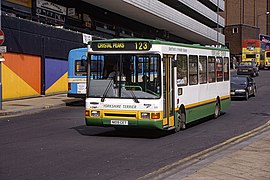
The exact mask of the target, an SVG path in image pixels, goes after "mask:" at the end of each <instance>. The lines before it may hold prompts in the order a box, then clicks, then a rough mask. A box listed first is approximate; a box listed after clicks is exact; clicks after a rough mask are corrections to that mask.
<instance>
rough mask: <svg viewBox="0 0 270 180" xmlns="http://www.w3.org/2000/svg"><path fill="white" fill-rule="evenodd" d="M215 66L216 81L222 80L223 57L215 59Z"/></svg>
mask: <svg viewBox="0 0 270 180" xmlns="http://www.w3.org/2000/svg"><path fill="white" fill-rule="evenodd" d="M216 68H217V81H218V82H220V81H223V58H222V57H217V59H216Z"/></svg>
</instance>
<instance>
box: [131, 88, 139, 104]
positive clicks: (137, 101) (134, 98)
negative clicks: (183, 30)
mask: <svg viewBox="0 0 270 180" xmlns="http://www.w3.org/2000/svg"><path fill="white" fill-rule="evenodd" d="M130 94H131V96H132V98H133V101H134V102H135V103H139V100H138V98H137V97H136V95H135V93H134V92H133V91H132V90H130Z"/></svg>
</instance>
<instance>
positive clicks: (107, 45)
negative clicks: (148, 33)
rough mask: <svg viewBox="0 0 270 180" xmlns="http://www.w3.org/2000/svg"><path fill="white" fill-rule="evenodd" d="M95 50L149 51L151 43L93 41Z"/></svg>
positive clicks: (92, 45) (92, 46)
mask: <svg viewBox="0 0 270 180" xmlns="http://www.w3.org/2000/svg"><path fill="white" fill-rule="evenodd" d="M91 48H92V49H93V50H94V51H104V50H106V51H148V50H150V48H151V44H150V43H149V42H147V41H135V42H134V41H129V42H92V44H91Z"/></svg>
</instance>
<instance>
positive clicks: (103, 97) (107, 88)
mask: <svg viewBox="0 0 270 180" xmlns="http://www.w3.org/2000/svg"><path fill="white" fill-rule="evenodd" d="M112 85H113V79H111V80H110V82H109V84H108V85H107V87H106V89H105V91H104V93H103V95H102V98H101V102H104V100H105V98H106V96H107V94H108V92H109V90H110V88H111V87H112Z"/></svg>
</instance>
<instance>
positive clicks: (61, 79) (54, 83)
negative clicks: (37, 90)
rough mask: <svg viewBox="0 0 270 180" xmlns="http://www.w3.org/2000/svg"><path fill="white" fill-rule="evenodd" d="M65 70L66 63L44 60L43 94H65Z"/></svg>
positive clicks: (66, 85)
mask: <svg viewBox="0 0 270 180" xmlns="http://www.w3.org/2000/svg"><path fill="white" fill-rule="evenodd" d="M67 70H68V62H67V61H65V60H59V59H50V58H46V59H45V94H52V93H59V92H67V90H68V81H67Z"/></svg>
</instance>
